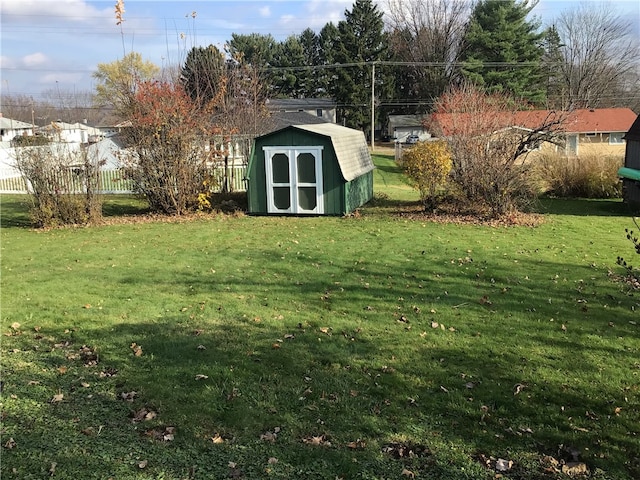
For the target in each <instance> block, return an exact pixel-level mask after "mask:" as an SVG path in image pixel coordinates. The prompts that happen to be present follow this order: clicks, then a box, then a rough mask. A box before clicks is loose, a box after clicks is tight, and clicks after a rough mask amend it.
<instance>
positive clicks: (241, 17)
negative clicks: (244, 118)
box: [0, 0, 640, 100]
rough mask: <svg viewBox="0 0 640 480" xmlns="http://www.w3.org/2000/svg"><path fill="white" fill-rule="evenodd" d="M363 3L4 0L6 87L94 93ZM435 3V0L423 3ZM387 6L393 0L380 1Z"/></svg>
mask: <svg viewBox="0 0 640 480" xmlns="http://www.w3.org/2000/svg"><path fill="white" fill-rule="evenodd" d="M354 1H355V0H275V1H266V0H264V1H253V0H233V1H225V0H207V1H191V0H172V1H169V0H124V7H125V12H124V15H123V18H124V22H123V23H122V24H121V25H116V22H117V21H116V16H115V3H116V0H109V1H97V0H55V1H54V0H2V1H1V2H0V27H1V31H0V45H1V52H0V77H1V81H0V90H1V91H2V93H3V94H4V93H7V94H10V95H12V96H15V95H26V96H28V97H32V98H34V99H36V100H40V99H46V98H51V97H52V96H55V95H56V94H58V95H65V96H66V95H68V94H71V93H76V92H93V91H94V90H95V82H94V81H93V79H92V73H93V72H95V71H96V68H97V65H98V64H99V63H110V62H113V61H115V60H118V59H120V58H122V57H123V56H124V54H125V53H130V52H131V51H135V52H138V53H140V54H142V56H143V57H144V59H145V60H149V61H151V62H153V63H155V64H156V65H158V66H160V67H167V66H171V65H180V64H181V63H182V62H183V61H184V59H185V57H186V55H187V53H188V52H189V50H190V49H191V48H192V47H194V46H207V45H210V44H213V45H216V46H218V47H220V48H222V47H223V46H224V44H225V42H227V41H228V40H229V39H230V38H231V34H232V33H237V34H250V33H261V34H271V35H272V36H273V37H274V38H275V39H276V40H278V41H281V40H284V39H285V38H286V37H288V36H289V35H293V34H299V33H300V32H302V31H303V30H304V29H306V28H311V29H313V30H314V31H316V32H318V31H319V30H320V29H321V28H322V27H323V26H324V25H325V24H327V23H328V22H330V21H332V22H334V23H337V22H338V21H340V20H343V19H344V12H345V10H347V9H348V10H350V9H351V7H352V5H353V3H354ZM423 1H429V0H423ZM585 1H586V3H593V4H594V5H595V4H598V5H599V4H601V3H602V2H601V1H600V0H562V1H560V0H541V1H540V2H539V4H538V5H537V6H536V7H535V9H534V10H533V14H535V15H536V16H538V18H540V19H541V20H542V22H543V23H545V22H549V21H550V20H551V19H553V18H554V17H555V16H557V15H558V14H559V13H560V12H561V11H562V10H565V9H567V8H572V7H574V6H577V5H578V3H580V2H583V3H584V2H585ZM607 3H608V4H609V5H610V7H611V8H612V9H614V10H615V11H616V12H619V13H620V14H621V15H623V16H624V17H625V18H629V19H630V20H631V21H632V22H633V23H634V25H635V29H636V32H637V33H638V35H639V36H640V2H638V1H637V0H613V1H608V2H607ZM377 4H378V8H379V9H380V10H381V11H383V12H384V11H385V9H386V0H378V2H377Z"/></svg>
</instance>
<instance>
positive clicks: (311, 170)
mask: <svg viewBox="0 0 640 480" xmlns="http://www.w3.org/2000/svg"><path fill="white" fill-rule="evenodd" d="M297 162H298V183H316V157H314V156H313V154H311V153H301V154H300V155H298V158H297Z"/></svg>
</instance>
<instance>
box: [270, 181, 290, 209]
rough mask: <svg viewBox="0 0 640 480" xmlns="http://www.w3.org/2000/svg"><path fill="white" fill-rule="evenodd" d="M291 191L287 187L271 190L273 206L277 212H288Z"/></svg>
mask: <svg viewBox="0 0 640 480" xmlns="http://www.w3.org/2000/svg"><path fill="white" fill-rule="evenodd" d="M290 193H291V189H290V188H289V187H274V188H273V204H274V205H275V207H276V208H277V209H278V210H288V209H289V207H291V195H290Z"/></svg>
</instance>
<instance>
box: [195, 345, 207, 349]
mask: <svg viewBox="0 0 640 480" xmlns="http://www.w3.org/2000/svg"><path fill="white" fill-rule="evenodd" d="M197 348H198V350H206V349H207V347H205V346H204V345H198V347H197Z"/></svg>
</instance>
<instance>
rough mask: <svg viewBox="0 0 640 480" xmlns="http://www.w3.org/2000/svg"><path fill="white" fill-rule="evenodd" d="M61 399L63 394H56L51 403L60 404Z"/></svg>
mask: <svg viewBox="0 0 640 480" xmlns="http://www.w3.org/2000/svg"><path fill="white" fill-rule="evenodd" d="M63 398H64V393H56V394H55V395H54V396H53V398H52V399H51V403H58V402H61V401H62V399H63Z"/></svg>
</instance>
